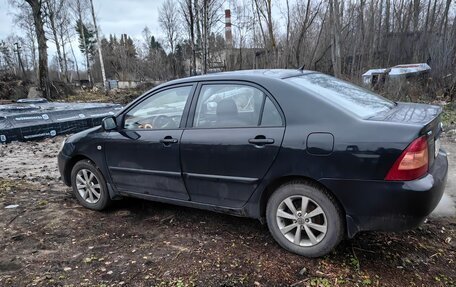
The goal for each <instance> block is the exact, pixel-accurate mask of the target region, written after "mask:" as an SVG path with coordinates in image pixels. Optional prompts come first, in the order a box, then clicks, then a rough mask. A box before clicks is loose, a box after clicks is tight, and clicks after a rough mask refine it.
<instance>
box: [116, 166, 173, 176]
mask: <svg viewBox="0 0 456 287" xmlns="http://www.w3.org/2000/svg"><path fill="white" fill-rule="evenodd" d="M109 170H112V171H123V172H132V173H142V174H158V175H167V176H178V177H180V176H181V173H180V172H173V171H161V170H150V169H137V168H129V167H110V168H109Z"/></svg>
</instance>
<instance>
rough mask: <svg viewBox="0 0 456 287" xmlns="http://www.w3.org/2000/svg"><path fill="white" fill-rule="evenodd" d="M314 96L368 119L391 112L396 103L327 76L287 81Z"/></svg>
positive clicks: (308, 76)
mask: <svg viewBox="0 0 456 287" xmlns="http://www.w3.org/2000/svg"><path fill="white" fill-rule="evenodd" d="M285 80H286V81H288V82H291V83H292V84H294V85H296V86H298V87H299V88H301V89H302V90H305V91H307V92H309V93H312V94H314V95H317V96H320V97H322V98H325V99H327V100H329V101H330V102H332V103H334V104H336V105H338V106H340V107H343V108H344V109H346V110H348V111H350V112H352V113H354V114H355V115H357V116H359V117H361V118H363V119H367V118H371V117H373V116H374V115H377V114H379V113H385V112H387V111H389V110H391V109H392V108H393V107H394V106H395V103H394V102H392V101H389V100H387V99H385V98H383V97H381V96H379V95H377V94H375V93H373V92H371V91H369V90H366V89H363V88H361V87H359V86H356V85H354V84H351V83H348V82H345V81H342V80H339V79H337V78H334V77H331V76H328V75H325V74H318V73H312V74H305V75H302V76H298V77H292V78H287V79H285Z"/></svg>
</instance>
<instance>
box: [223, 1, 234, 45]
mask: <svg viewBox="0 0 456 287" xmlns="http://www.w3.org/2000/svg"><path fill="white" fill-rule="evenodd" d="M225 42H226V47H227V48H228V49H231V48H233V33H232V32H231V10H230V9H226V10H225Z"/></svg>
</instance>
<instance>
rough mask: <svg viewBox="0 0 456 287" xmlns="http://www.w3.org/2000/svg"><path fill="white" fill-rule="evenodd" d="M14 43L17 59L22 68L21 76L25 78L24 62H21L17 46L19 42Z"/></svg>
mask: <svg viewBox="0 0 456 287" xmlns="http://www.w3.org/2000/svg"><path fill="white" fill-rule="evenodd" d="M14 45H15V46H16V53H17V59H18V61H19V66H20V67H21V69H22V75H23V78H24V80H27V74H26V73H25V68H24V64H23V63H22V59H21V47H20V46H19V43H17V42H16V43H14Z"/></svg>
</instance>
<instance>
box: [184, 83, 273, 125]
mask: <svg viewBox="0 0 456 287" xmlns="http://www.w3.org/2000/svg"><path fill="white" fill-rule="evenodd" d="M264 98H265V94H264V93H263V92H262V91H260V90H259V89H257V88H254V87H251V86H245V85H235V84H230V85H204V86H202V88H201V92H200V96H199V98H198V103H197V105H196V111H195V118H194V121H193V126H194V127H198V128H232V127H255V126H258V123H259V121H260V114H261V109H262V105H263V101H264Z"/></svg>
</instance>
